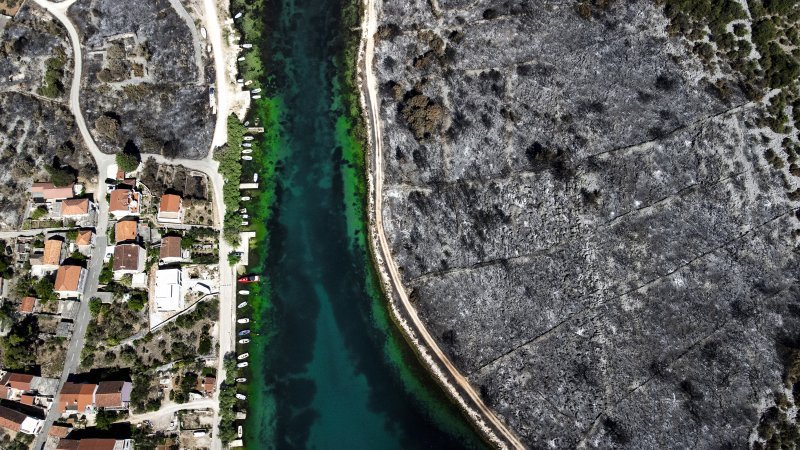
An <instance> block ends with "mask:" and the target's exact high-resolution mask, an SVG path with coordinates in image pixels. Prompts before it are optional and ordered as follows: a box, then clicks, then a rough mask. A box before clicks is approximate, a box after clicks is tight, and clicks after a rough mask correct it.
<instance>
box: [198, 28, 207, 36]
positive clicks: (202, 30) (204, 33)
mask: <svg viewBox="0 0 800 450" xmlns="http://www.w3.org/2000/svg"><path fill="white" fill-rule="evenodd" d="M200 36H203V39H205V38H207V37H208V33H207V32H206V28H205V27H200Z"/></svg>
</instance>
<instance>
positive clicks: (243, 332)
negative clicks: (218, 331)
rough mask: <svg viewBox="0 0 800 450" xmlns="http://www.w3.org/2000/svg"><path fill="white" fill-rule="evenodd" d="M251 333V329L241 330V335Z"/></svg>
mask: <svg viewBox="0 0 800 450" xmlns="http://www.w3.org/2000/svg"><path fill="white" fill-rule="evenodd" d="M248 334H250V330H242V331H240V332H239V336H247V335H248Z"/></svg>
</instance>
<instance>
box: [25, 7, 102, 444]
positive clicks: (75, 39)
mask: <svg viewBox="0 0 800 450" xmlns="http://www.w3.org/2000/svg"><path fill="white" fill-rule="evenodd" d="M34 1H35V2H36V3H37V4H38V5H39V6H41V7H43V8H45V9H46V10H47V11H48V12H50V14H52V15H53V16H54V17H55V18H56V19H58V20H59V21H60V22H61V23H62V24H63V25H64V27H65V28H66V29H67V33H68V34H69V37H70V42H71V44H72V52H73V62H74V64H75V68H74V71H73V78H72V84H71V86H70V95H69V108H70V110H71V111H72V114H73V115H74V116H75V122H76V123H77V125H78V130H79V131H80V133H81V137H82V138H83V142H84V144H85V145H86V147H87V148H88V149H89V152H90V153H91V154H92V156H93V157H94V159H95V162H96V164H97V169H98V177H97V186H96V188H95V191H94V197H95V202H96V203H97V205H98V214H97V216H98V218H97V225H96V227H95V230H96V233H97V239H96V242H95V248H94V249H93V250H92V257H91V259H90V261H89V267H88V269H89V273H88V274H87V279H86V286H85V288H84V296H83V299H82V300H81V307H80V310H79V312H78V317H77V318H76V319H75V326H74V329H73V331H72V338H71V340H70V343H69V347H68V350H67V354H66V360H65V361H64V370H63V371H62V373H61V379H60V382H59V392H60V391H61V386H63V385H64V382H66V380H67V377H68V376H69V374H71V373H73V372H75V371H76V370H77V368H78V365H79V364H80V357H81V350H82V349H83V341H84V336H85V334H86V328H87V326H88V324H89V320H90V319H91V314H90V313H89V305H88V302H89V298H91V297H92V296H94V295H95V294H96V293H97V285H98V280H99V277H100V271H101V270H102V265H103V256H104V255H105V252H106V245H107V238H106V230H107V229H108V203H107V202H106V184H105V174H106V170H107V169H108V166H109V165H110V164H113V163H114V157H113V156H112V155H106V154H104V153H102V152H101V151H100V149H99V148H98V147H97V144H96V143H95V142H94V140H93V139H92V136H91V134H89V129H88V128H87V127H86V121H85V120H84V117H83V114H82V112H81V107H80V84H81V74H82V72H83V52H82V51H81V45H80V39H79V36H78V31H77V30H76V29H75V25H74V24H73V23H72V22H71V21H70V20H69V18H68V17H67V9H68V8H69V7H70V6H71V5H72V4H73V3H75V1H76V0H68V1H66V2H62V3H52V2H48V1H45V0H34ZM58 399H59V395H58V394H56V396H55V398H54V405H58ZM59 416H60V414H59V412H58V408H57V407H56V406H54V407H53V408H51V409H50V411H49V413H48V414H47V418H46V420H45V424H44V426H43V427H42V431H41V432H40V433H39V434H38V435H37V436H36V440H35V441H34V445H33V448H34V449H39V448H42V446H43V445H44V442H45V440H46V439H47V434H48V432H49V430H50V426H51V425H52V424H53V422H54V421H55V420H56V419H57V418H58V417H59Z"/></svg>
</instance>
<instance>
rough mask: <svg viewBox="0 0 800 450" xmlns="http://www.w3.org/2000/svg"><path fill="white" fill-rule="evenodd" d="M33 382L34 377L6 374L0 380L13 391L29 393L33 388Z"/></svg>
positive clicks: (22, 374)
mask: <svg viewBox="0 0 800 450" xmlns="http://www.w3.org/2000/svg"><path fill="white" fill-rule="evenodd" d="M31 380H33V375H27V374H24V373H14V372H6V374H5V376H3V378H2V379H1V380H0V384H1V385H3V386H8V387H10V388H12V389H17V390H20V391H28V390H30V388H31Z"/></svg>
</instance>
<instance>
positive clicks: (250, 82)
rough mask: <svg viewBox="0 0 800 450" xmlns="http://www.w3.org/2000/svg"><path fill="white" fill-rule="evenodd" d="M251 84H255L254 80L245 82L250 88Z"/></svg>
mask: <svg viewBox="0 0 800 450" xmlns="http://www.w3.org/2000/svg"><path fill="white" fill-rule="evenodd" d="M251 84H253V80H247V81H245V82H244V85H245V86H250V85H251Z"/></svg>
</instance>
